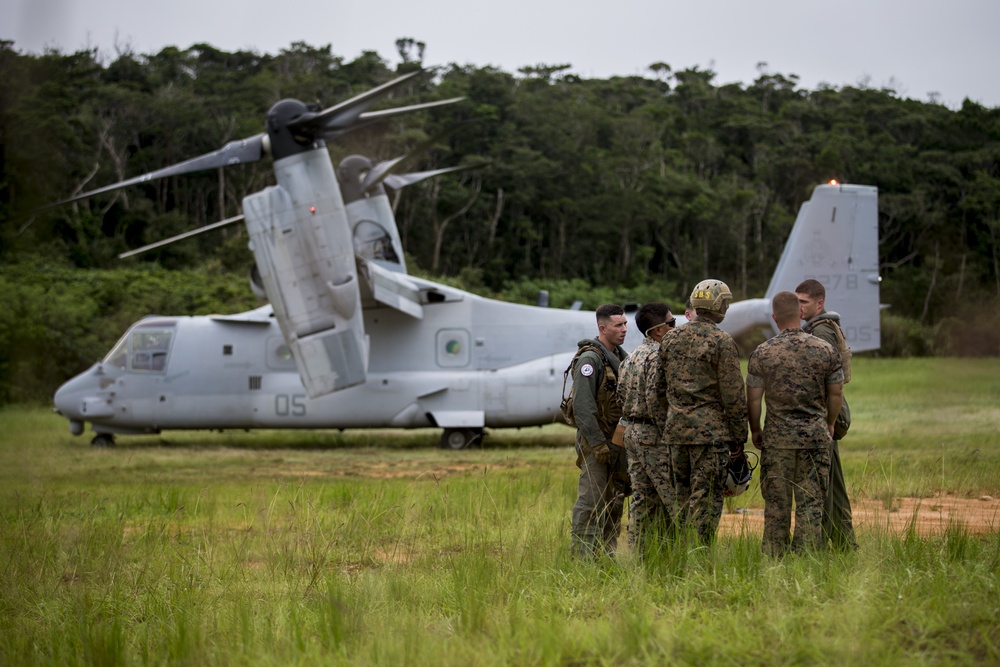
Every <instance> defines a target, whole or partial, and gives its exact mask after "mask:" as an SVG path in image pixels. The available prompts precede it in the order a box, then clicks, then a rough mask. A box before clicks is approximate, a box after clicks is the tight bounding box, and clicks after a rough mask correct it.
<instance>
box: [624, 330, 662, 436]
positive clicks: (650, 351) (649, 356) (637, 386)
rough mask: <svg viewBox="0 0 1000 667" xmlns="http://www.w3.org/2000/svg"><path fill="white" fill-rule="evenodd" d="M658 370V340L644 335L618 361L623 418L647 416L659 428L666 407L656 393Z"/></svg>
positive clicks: (660, 383)
mask: <svg viewBox="0 0 1000 667" xmlns="http://www.w3.org/2000/svg"><path fill="white" fill-rule="evenodd" d="M660 372H661V370H660V344H659V343H658V342H656V341H655V340H653V339H652V338H650V337H649V336H647V337H646V339H645V340H644V341H642V343H641V344H640V345H639V347H637V348H636V349H635V350H634V351H633V352H632V354H630V355H629V357H628V359H626V360H625V361H623V362H622V364H621V372H619V374H618V398H619V400H620V401H621V404H622V416H623V417H624V418H625V420H626V421H627V420H628V418H629V417H633V418H642V419H648V420H650V421H652V422H654V423H653V424H651V426H655V427H656V428H657V429H658V430H660V431H662V430H663V425H664V424H665V423H666V421H667V411H666V410H664V409H663V406H662V405H661V404H660V400H659V397H658V396H657V388H658V387H660V386H661V385H662V384H663V383H662V382H660V381H659V375H660Z"/></svg>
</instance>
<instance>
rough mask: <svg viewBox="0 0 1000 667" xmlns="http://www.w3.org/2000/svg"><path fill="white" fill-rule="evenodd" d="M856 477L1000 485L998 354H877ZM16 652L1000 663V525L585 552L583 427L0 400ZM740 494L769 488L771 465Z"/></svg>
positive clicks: (856, 392)
mask: <svg viewBox="0 0 1000 667" xmlns="http://www.w3.org/2000/svg"><path fill="white" fill-rule="evenodd" d="M854 375H855V380H854V382H852V383H851V384H850V385H849V386H848V389H847V391H848V396H849V399H850V400H851V406H852V410H853V414H854V420H855V425H854V427H853V428H852V432H851V433H850V434H849V436H848V438H847V439H845V440H844V442H843V445H842V455H843V458H844V461H845V467H846V470H847V477H848V480H849V484H850V486H851V489H852V491H853V492H854V493H855V494H856V495H857V496H861V495H864V496H868V497H873V498H884V497H885V498H890V499H891V498H892V497H899V496H908V495H921V496H929V495H932V494H936V493H949V494H953V495H959V496H970V497H976V496H980V495H994V496H996V495H997V494H1000V361H998V360H988V361H982V360H979V361H976V362H969V361H958V360H942V359H934V360H906V361H890V360H879V359H859V360H856V362H855V371H854ZM0 433H2V435H0V664H5V665H6V664H10V665H21V664H25V665H31V664H58V665H162V664H192V665H204V664H213V665H214V664H218V665H314V664H350V665H367V664H379V665H421V666H426V665H511V664H516V665H522V664H524V665H645V664H650V665H652V664H655V665H660V664H678V665H701V664H736V665H748V664H759V665H779V664H830V665H842V664H881V665H887V664H904V663H905V664H907V665H913V664H917V665H920V664H997V663H1000V623H998V622H997V619H998V618H1000V532H998V531H993V532H992V533H987V534H985V535H975V534H972V533H970V532H967V531H966V530H965V529H963V528H962V526H961V525H960V524H955V525H954V526H951V527H949V529H948V530H946V531H944V533H943V534H941V535H937V536H933V537H922V536H920V535H918V534H917V533H916V531H904V533H903V534H902V535H897V534H895V533H889V532H886V531H883V530H876V529H866V530H863V531H862V532H861V534H860V535H859V538H860V541H861V545H862V546H861V549H860V550H859V551H858V552H854V553H850V554H844V555H835V554H829V555H826V554H824V555H815V556H803V557H788V558H785V559H784V560H780V561H778V560H772V559H769V558H766V557H764V556H763V555H762V554H761V553H760V545H759V536H757V535H750V534H744V535H738V536H727V537H723V538H720V540H719V542H718V543H717V544H716V545H715V547H714V548H712V549H704V548H701V547H698V546H697V545H695V544H692V543H689V542H681V543H678V544H676V545H672V546H669V547H667V548H665V549H663V550H662V551H661V552H660V553H659V554H656V555H655V556H653V557H651V558H650V559H649V560H647V561H646V562H645V563H640V562H638V561H637V560H636V559H635V558H634V557H633V556H632V554H630V553H629V552H628V550H627V549H625V550H623V552H622V554H621V556H620V558H619V559H618V560H617V561H615V562H611V561H603V562H597V563H580V562H577V561H574V560H572V559H571V558H570V557H569V555H568V532H569V509H570V506H571V505H572V502H573V500H574V493H575V472H576V469H575V467H574V466H573V455H572V450H571V443H572V431H570V430H569V429H567V428H565V427H560V426H550V427H545V428H543V429H524V430H521V431H517V430H509V431H508V430H502V431H496V432H494V433H493V434H492V435H491V436H490V438H489V439H488V446H487V447H486V448H485V449H481V450H471V451H462V452H448V451H443V450H440V449H437V447H436V444H437V441H438V433H437V432H434V431H418V432H409V433H405V432H388V431H387V432H376V431H373V432H363V431H352V432H345V433H340V432H336V431H314V432H302V433H299V432H255V433H224V434H215V433H178V434H173V433H171V434H165V435H164V436H161V437H144V438H131V439H130V438H120V439H119V446H118V447H116V448H113V449H98V448H91V447H89V446H88V445H87V444H86V443H87V440H86V439H84V438H73V437H72V436H70V435H69V433H68V429H67V428H66V424H65V422H64V421H63V420H61V419H59V418H58V417H56V416H54V415H52V414H50V413H48V412H47V411H45V410H41V409H37V408H33V409H32V408H25V409H16V408H7V409H4V410H3V411H0ZM737 500H739V502H740V504H749V505H759V503H760V500H759V493H756V492H755V490H751V492H750V493H748V494H745V495H744V496H741V497H740V498H739V499H737Z"/></svg>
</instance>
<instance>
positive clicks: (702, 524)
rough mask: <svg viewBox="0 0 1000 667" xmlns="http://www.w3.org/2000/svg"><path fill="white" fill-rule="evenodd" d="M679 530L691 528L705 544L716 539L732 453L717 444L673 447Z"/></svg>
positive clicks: (671, 464)
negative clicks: (724, 476) (724, 485)
mask: <svg viewBox="0 0 1000 667" xmlns="http://www.w3.org/2000/svg"><path fill="white" fill-rule="evenodd" d="M669 449H670V466H671V468H672V471H673V476H674V493H675V494H676V504H675V513H674V520H675V522H676V524H677V526H678V527H679V528H691V529H694V530H696V531H697V532H698V538H699V539H700V540H701V541H702V542H703V543H705V544H708V543H710V542H712V541H713V540H714V539H715V533H716V531H717V530H718V529H719V519H720V518H722V501H723V491H724V487H723V481H724V478H723V475H724V474H725V470H726V464H727V463H728V462H729V452H728V450H726V448H724V447H717V446H715V445H677V446H671V447H670V448H669Z"/></svg>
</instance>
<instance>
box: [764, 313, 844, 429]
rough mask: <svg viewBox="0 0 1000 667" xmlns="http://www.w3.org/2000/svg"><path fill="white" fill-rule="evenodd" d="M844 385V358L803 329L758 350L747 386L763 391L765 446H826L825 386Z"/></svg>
mask: <svg viewBox="0 0 1000 667" xmlns="http://www.w3.org/2000/svg"><path fill="white" fill-rule="evenodd" d="M843 381H844V372H843V370H842V368H841V366H840V353H839V352H837V350H836V349H834V348H833V346H832V345H830V344H829V343H827V342H825V341H822V340H820V339H819V338H817V337H815V336H812V335H810V334H808V333H806V332H805V331H803V330H801V329H794V328H793V329H785V330H784V331H782V332H781V333H780V334H778V335H777V336H775V337H774V338H771V339H770V340H766V341H764V342H763V343H761V344H760V345H758V346H757V349H756V350H754V351H753V354H751V355H750V365H749V367H748V372H747V386H748V387H753V388H763V389H764V399H765V401H766V402H767V414H766V416H765V418H764V446H765V447H768V448H774V449H818V448H821V447H828V446H829V445H830V432H829V430H828V429H827V425H826V396H827V391H826V387H827V385H831V384H837V383H840V382H843Z"/></svg>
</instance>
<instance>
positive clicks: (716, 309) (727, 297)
mask: <svg viewBox="0 0 1000 667" xmlns="http://www.w3.org/2000/svg"><path fill="white" fill-rule="evenodd" d="M732 300H733V293H732V292H731V291H730V290H729V285H727V284H726V283H724V282H722V281H721V280H715V279H714V278H709V279H707V280H702V281H701V282H700V283H698V284H697V285H695V286H694V290H692V291H691V307H692V308H694V309H695V310H707V311H709V312H711V313H715V314H716V315H718V316H720V317H722V316H724V315H725V314H726V311H727V310H729V302H730V301H732Z"/></svg>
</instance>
